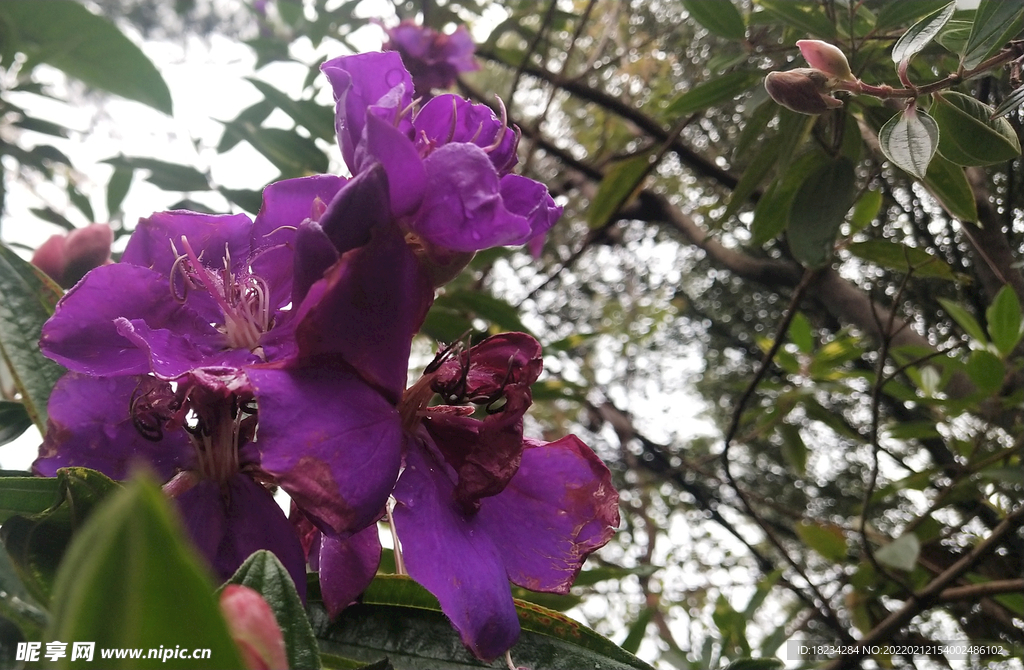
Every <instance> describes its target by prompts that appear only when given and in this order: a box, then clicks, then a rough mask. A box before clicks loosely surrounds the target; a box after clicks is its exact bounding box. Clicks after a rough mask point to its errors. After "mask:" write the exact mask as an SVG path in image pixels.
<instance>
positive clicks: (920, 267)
mask: <svg viewBox="0 0 1024 670" xmlns="http://www.w3.org/2000/svg"><path fill="white" fill-rule="evenodd" d="M846 248H847V250H849V252H850V253H851V254H853V255H854V256H857V257H858V258H863V259H864V260H866V261H871V262H872V263H877V264H878V265H881V266H882V267H885V268H889V269H891V270H897V271H899V272H910V271H913V273H914V275H915V276H918V277H937V278H939V279H948V280H950V281H953V280H955V279H956V277H955V275H954V274H953V268H951V267H950V266H949V265H948V264H947V263H946V262H945V261H944V260H942V259H941V258H939V257H938V256H933V255H932V254H930V253H928V252H927V251H925V250H924V249H917V248H914V247H908V246H906V245H905V244H898V243H896V242H890V241H889V240H878V239H875V240H867V241H864V242H854V243H853V244H850V245H849V246H848V247H846Z"/></svg>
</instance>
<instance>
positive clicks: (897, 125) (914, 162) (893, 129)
mask: <svg viewBox="0 0 1024 670" xmlns="http://www.w3.org/2000/svg"><path fill="white" fill-rule="evenodd" d="M878 143H879V145H880V146H881V149H882V153H884V154H885V157H886V158H888V159H889V160H890V161H892V162H893V163H894V164H895V165H896V167H898V168H900V169H901V170H904V171H906V172H909V173H910V174H912V175H913V176H915V177H917V178H918V179H924V177H925V174H927V172H928V163H930V162H931V160H932V156H934V155H935V150H936V149H937V148H938V146H939V126H938V124H936V123H935V120H934V119H932V117H930V116H928V114H926V113H925V112H923V111H921V110H919V109H914V110H911V109H907V110H905V111H904V112H902V113H900V114H897V115H896V116H894V117H892V118H891V119H889V120H888V121H886V122H885V125H884V126H882V128H881V130H879V131H878Z"/></svg>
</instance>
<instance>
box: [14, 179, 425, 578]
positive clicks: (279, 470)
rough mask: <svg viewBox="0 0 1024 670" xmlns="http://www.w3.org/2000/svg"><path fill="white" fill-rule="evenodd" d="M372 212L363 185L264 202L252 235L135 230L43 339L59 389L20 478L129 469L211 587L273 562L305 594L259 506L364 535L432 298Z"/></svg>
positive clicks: (168, 227) (379, 497)
mask: <svg viewBox="0 0 1024 670" xmlns="http://www.w3.org/2000/svg"><path fill="white" fill-rule="evenodd" d="M381 188H383V189H384V191H383V194H382V193H381V192H380V189H381ZM381 201H383V202H385V203H386V202H387V194H386V181H384V180H383V179H382V178H380V175H379V170H376V171H373V170H372V171H368V172H367V173H365V174H364V175H360V177H359V178H357V179H354V180H350V181H348V182H347V183H346V181H345V180H343V179H341V178H338V177H309V178H304V179H296V180H289V181H284V182H278V183H277V184H273V185H271V186H270V187H268V188H267V189H266V191H265V192H264V206H263V208H262V209H261V211H260V214H259V215H258V216H257V218H256V220H255V221H254V222H253V221H250V220H249V219H248V217H246V216H244V215H238V216H208V215H204V214H196V213H192V212H167V213H163V214H157V215H154V216H153V217H151V218H149V219H145V220H143V221H142V222H140V224H139V227H138V229H137V230H136V231H135V233H134V234H133V236H132V238H131V240H130V241H129V244H128V248H127V249H126V251H125V254H124V256H123V258H122V261H121V262H120V263H117V264H114V265H108V266H104V267H101V268H98V269H96V270H94V271H93V272H91V273H90V274H89V275H87V276H86V277H85V279H83V280H82V282H80V283H79V284H78V285H77V286H76V287H75V288H74V289H72V290H71V291H70V292H68V294H67V295H65V297H64V298H63V299H62V300H61V302H60V303H59V304H58V306H57V310H56V312H55V314H54V316H53V318H52V319H51V320H50V321H48V322H47V323H46V324H45V326H44V328H43V336H42V339H41V346H42V348H43V351H44V352H45V353H46V354H47V355H48V356H50V357H51V358H53V359H54V360H57V361H58V362H60V363H61V364H63V365H65V366H66V367H67V368H68V369H69V370H71V371H72V372H71V374H69V375H68V376H67V377H65V378H64V379H63V380H61V382H60V383H59V384H58V386H57V388H56V389H55V391H54V394H53V396H52V397H51V405H50V407H51V416H50V418H51V422H50V425H49V430H48V432H47V435H46V438H45V441H44V443H43V445H42V447H41V449H40V457H39V459H38V460H37V461H36V463H35V465H34V469H35V471H36V472H37V473H39V474H42V475H50V474H53V472H54V471H55V470H56V469H57V468H58V467H62V466H66V465H93V466H95V467H98V468H99V469H101V470H103V471H104V472H106V473H107V474H109V475H111V476H113V477H123V476H124V475H125V473H126V472H127V470H128V468H129V467H131V465H132V463H133V462H135V461H144V462H146V463H148V464H149V465H150V467H153V468H155V469H157V470H158V472H159V473H160V474H161V475H162V476H164V477H165V478H169V479H170V481H169V482H168V483H167V484H166V485H165V490H166V491H167V493H168V494H169V495H171V496H172V497H175V498H176V499H177V500H178V502H179V507H180V508H181V510H182V512H183V514H184V516H185V520H186V524H187V525H188V527H189V529H190V531H191V533H192V536H193V538H194V539H195V540H196V542H197V543H198V544H199V546H200V548H201V549H202V550H203V551H204V553H205V554H206V555H207V557H208V558H210V560H211V562H212V563H213V565H214V567H215V568H216V570H217V572H218V573H219V574H220V575H221V576H230V574H231V573H232V572H233V571H234V569H235V568H237V567H238V565H239V564H240V563H241V562H242V561H243V560H244V559H245V558H246V557H247V556H248V555H249V554H250V553H252V551H255V550H257V549H270V550H271V551H273V552H274V553H275V554H277V555H278V557H279V558H280V559H281V560H282V562H284V563H285V565H286V566H288V568H289V570H290V571H291V573H292V576H293V578H295V581H296V585H297V586H298V587H299V588H300V590H301V589H302V588H303V586H304V584H305V559H304V556H303V551H302V548H301V546H300V545H299V542H298V538H297V536H296V534H295V531H294V529H293V528H292V527H291V524H290V523H289V522H288V520H287V519H286V518H285V516H284V514H283V512H281V510H280V509H279V508H278V507H277V505H276V503H274V501H273V499H272V497H271V495H270V493H269V490H268V488H267V487H268V486H274V485H277V486H280V487H281V488H283V489H284V490H285V491H286V492H288V494H289V495H290V496H291V497H292V499H293V500H294V501H295V502H296V503H297V504H298V505H299V507H300V508H301V509H302V511H303V513H304V514H305V516H306V517H307V518H309V519H310V520H311V521H312V522H313V523H315V524H316V525H317V527H318V528H319V529H320V530H322V531H323V532H324V533H325V534H327V535H329V536H331V537H338V538H343V537H345V536H347V535H349V534H351V533H355V532H358V531H359V530H361V529H363V528H365V527H366V526H368V525H370V524H372V523H373V522H374V521H375V520H376V518H377V516H378V515H379V512H380V510H381V509H382V508H383V506H384V504H385V502H386V500H387V498H388V495H389V493H390V491H391V489H392V487H393V485H394V482H395V478H396V477H397V474H398V470H399V467H400V459H401V449H402V446H403V443H404V439H405V438H404V436H403V433H402V429H401V423H400V418H399V415H398V412H397V410H396V408H395V402H397V400H398V398H399V397H400V394H401V388H402V386H404V379H405V374H406V369H407V367H408V354H409V347H410V343H411V339H412V336H413V334H414V333H415V332H416V330H417V329H418V327H419V324H420V321H421V320H422V316H423V315H424V314H425V312H426V309H427V308H428V307H429V304H430V300H431V298H432V295H433V290H432V287H431V285H430V283H429V279H428V278H426V276H425V274H424V273H423V271H422V270H421V269H420V268H419V266H418V263H417V261H416V259H415V257H414V256H413V254H412V252H411V250H409V249H408V247H407V245H405V243H404V240H403V239H402V236H401V233H400V232H399V231H397V230H396V229H394V228H393V226H392V225H391V224H390V214H389V213H388V212H387V208H386V207H384V208H383V212H378V213H376V214H373V215H368V214H367V212H366V206H367V204H368V205H369V206H374V203H379V202H381ZM348 205H352V211H351V212H349V215H346V213H345V209H346V207H347V206H348ZM379 209H380V208H378V210H379ZM382 268H386V270H387V272H385V271H384V270H382ZM399 370H400V371H401V377H400V378H399V376H398V371H399ZM101 389H106V392H105V393H100V390H101ZM257 423H258V426H259V428H258V431H257V429H256V426H257ZM257 436H258V437H257Z"/></svg>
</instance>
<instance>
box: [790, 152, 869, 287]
mask: <svg viewBox="0 0 1024 670" xmlns="http://www.w3.org/2000/svg"><path fill="white" fill-rule="evenodd" d="M855 195H856V181H855V175H854V171H853V163H852V162H851V161H850V160H849V159H846V158H839V159H838V160H834V161H831V162H830V163H829V164H828V165H826V166H825V167H824V169H822V170H820V171H817V172H814V173H812V174H811V176H810V177H808V178H807V180H806V181H804V183H803V185H801V186H800V190H799V191H797V194H796V197H795V198H794V199H793V207H792V209H791V210H790V213H789V227H788V233H789V236H788V239H789V248H790V250H791V251H792V252H793V256H794V257H795V258H796V259H797V260H798V261H800V262H801V263H803V264H804V265H806V266H807V267H810V268H820V267H824V266H825V265H826V264H827V263H828V262H829V260H830V259H831V257H832V248H833V246H834V244H835V239H836V235H837V234H838V233H839V227H840V226H841V225H842V223H843V220H844V219H845V218H846V212H847V211H848V210H849V209H850V206H851V205H853V199H854V196H855Z"/></svg>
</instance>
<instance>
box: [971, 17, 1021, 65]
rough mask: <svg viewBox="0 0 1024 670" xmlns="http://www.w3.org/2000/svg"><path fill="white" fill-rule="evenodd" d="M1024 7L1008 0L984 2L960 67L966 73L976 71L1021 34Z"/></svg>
mask: <svg viewBox="0 0 1024 670" xmlns="http://www.w3.org/2000/svg"><path fill="white" fill-rule="evenodd" d="M1022 16H1024V4H1022V3H1020V2H1007V1H1006V0H981V2H980V3H979V4H978V9H977V10H976V11H975V12H974V27H973V28H972V29H971V36H970V37H969V38H968V40H967V47H966V48H965V49H964V55H963V58H962V59H961V61H960V62H961V64H962V65H963V68H964V69H965V70H971V69H974V68H975V67H977V66H978V65H980V64H981V63H982V61H984V60H985V59H986V58H988V57H989V56H991V55H992V54H994V53H995V52H996V51H998V50H999V49H1000V48H1001V47H1002V46H1003V45H1004V44H1005V43H1006V42H1007V41H1008V40H1009V39H1011V38H1012V37H1013V36H1014V35H1016V34H1017V33H1018V32H1020V28H1021V24H1020V19H1021V17H1022Z"/></svg>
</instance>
